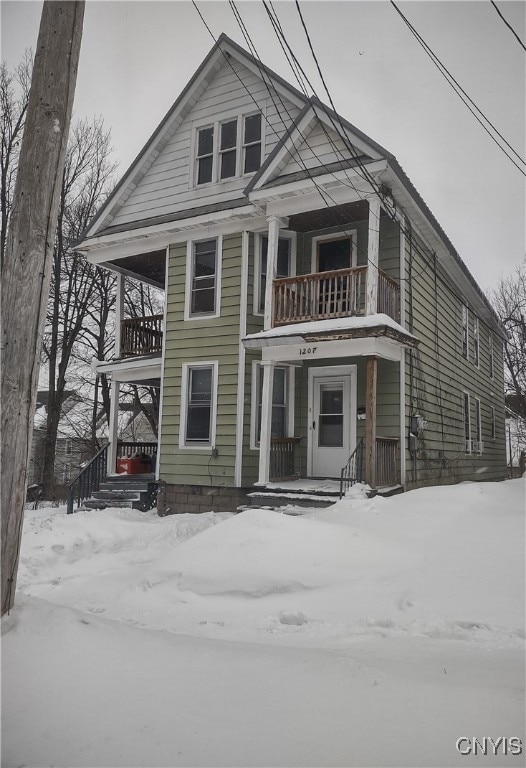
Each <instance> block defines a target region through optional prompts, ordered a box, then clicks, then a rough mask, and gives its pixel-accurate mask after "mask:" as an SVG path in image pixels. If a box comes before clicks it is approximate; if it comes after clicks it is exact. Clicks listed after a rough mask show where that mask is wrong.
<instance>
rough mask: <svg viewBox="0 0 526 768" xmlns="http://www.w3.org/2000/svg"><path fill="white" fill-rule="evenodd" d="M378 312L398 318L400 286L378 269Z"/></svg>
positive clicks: (397, 319)
mask: <svg viewBox="0 0 526 768" xmlns="http://www.w3.org/2000/svg"><path fill="white" fill-rule="evenodd" d="M378 312H383V313H384V314H385V315H389V317H392V318H393V320H396V321H397V322H398V321H399V319H400V286H399V285H398V283H397V282H396V280H393V278H392V277H389V275H386V274H385V272H382V270H381V269H379V270H378Z"/></svg>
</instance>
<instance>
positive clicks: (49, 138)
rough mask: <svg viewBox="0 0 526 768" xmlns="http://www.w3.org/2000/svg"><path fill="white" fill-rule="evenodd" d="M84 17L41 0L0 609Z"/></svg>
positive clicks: (8, 302) (17, 248) (23, 211)
mask: <svg viewBox="0 0 526 768" xmlns="http://www.w3.org/2000/svg"><path fill="white" fill-rule="evenodd" d="M83 19H84V1H83V0H75V2H59V1H58V0H56V2H50V1H49V0H46V1H45V2H44V5H43V9H42V18H41V22H40V30H39V34H38V42H37V53H36V56H35V65H34V69H33V75H32V81H31V89H30V93H29V100H28V105H27V114H26V124H25V128H24V134H23V139H22V145H21V148H20V156H19V165H18V173H17V179H16V185H15V190H14V195H13V205H12V209H11V212H10V222H9V230H8V236H7V241H6V248H5V252H4V260H3V263H2V434H1V447H2V489H1V493H2V582H1V593H2V594H1V613H2V615H3V614H4V613H6V612H7V611H9V609H10V608H11V607H12V606H13V603H14V595H15V586H16V575H17V569H18V558H19V551H20V539H21V533H22V524H23V519H24V497H25V485H26V475H27V465H28V456H29V447H30V444H31V435H32V430H33V419H34V414H35V404H36V394H37V386H38V373H39V362H38V361H39V352H40V340H41V337H42V328H43V324H44V319H45V311H46V302H47V296H48V292H49V279H50V268H51V262H52V257H53V246H54V241H55V232H56V222H57V211H58V206H59V196H60V179H61V178H62V173H63V169H64V160H65V156H66V148H67V141H68V133H69V124H70V119H71V111H72V108H73V95H74V93H75V84H76V79H77V66H78V60H79V54H80V42H81V38H82V24H83Z"/></svg>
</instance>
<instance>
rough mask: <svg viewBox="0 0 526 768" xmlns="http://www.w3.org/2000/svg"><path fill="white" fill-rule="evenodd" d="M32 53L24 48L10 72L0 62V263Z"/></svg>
mask: <svg viewBox="0 0 526 768" xmlns="http://www.w3.org/2000/svg"><path fill="white" fill-rule="evenodd" d="M32 69H33V53H32V52H31V51H30V50H29V49H28V50H26V51H25V53H24V56H23V58H22V61H21V62H20V64H19V65H18V66H17V67H16V68H15V70H14V71H13V72H10V71H9V70H8V68H7V64H6V63H5V62H2V64H1V65H0V142H1V146H0V174H1V183H2V186H1V189H0V208H1V214H2V220H1V229H0V265H1V264H3V263H4V253H5V245H6V239H7V227H8V224H9V214H10V213H11V205H12V201H13V191H14V188H15V179H16V173H17V170H18V156H19V154H20V144H21V142H22V134H23V132H24V125H25V121H26V112H27V102H28V99H29V87H30V85H31V71H32Z"/></svg>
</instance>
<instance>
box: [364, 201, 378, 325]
mask: <svg viewBox="0 0 526 768" xmlns="http://www.w3.org/2000/svg"><path fill="white" fill-rule="evenodd" d="M379 250H380V200H379V199H378V197H371V198H369V239H368V246H367V284H366V294H365V295H366V298H365V314H366V315H376V313H377V312H378V253H379Z"/></svg>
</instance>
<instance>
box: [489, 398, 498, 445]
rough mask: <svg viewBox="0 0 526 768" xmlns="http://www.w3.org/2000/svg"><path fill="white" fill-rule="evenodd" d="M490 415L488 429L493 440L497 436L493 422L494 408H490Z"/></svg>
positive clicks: (494, 422)
mask: <svg viewBox="0 0 526 768" xmlns="http://www.w3.org/2000/svg"><path fill="white" fill-rule="evenodd" d="M490 413H491V427H490V429H491V433H490V434H491V439H492V440H495V439H496V435H497V432H496V421H495V408H494V407H493V406H492V405H491V406H490Z"/></svg>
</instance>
